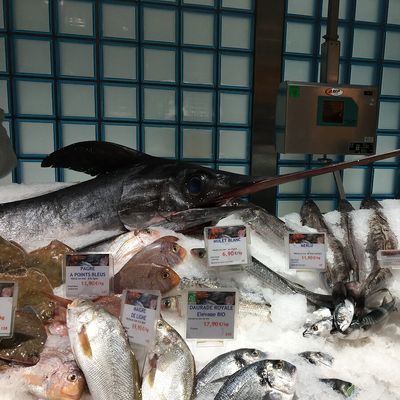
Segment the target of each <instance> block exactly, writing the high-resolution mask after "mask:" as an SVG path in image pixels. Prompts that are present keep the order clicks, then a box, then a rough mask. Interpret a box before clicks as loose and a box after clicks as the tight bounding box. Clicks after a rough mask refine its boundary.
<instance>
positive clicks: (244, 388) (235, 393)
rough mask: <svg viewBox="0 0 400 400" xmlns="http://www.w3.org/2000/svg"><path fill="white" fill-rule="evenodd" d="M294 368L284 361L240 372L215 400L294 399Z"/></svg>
mask: <svg viewBox="0 0 400 400" xmlns="http://www.w3.org/2000/svg"><path fill="white" fill-rule="evenodd" d="M295 385H296V367H295V366H294V365H292V364H290V363H288V362H286V361H283V360H263V361H258V362H256V363H253V364H251V365H249V366H248V367H245V368H242V369H241V370H239V371H238V372H236V373H235V374H233V375H232V376H230V377H229V378H228V379H227V381H226V382H225V383H224V384H223V386H222V387H221V389H220V390H219V392H218V393H217V395H216V396H215V400H248V399H254V400H263V399H282V400H290V399H293V396H294V392H295Z"/></svg>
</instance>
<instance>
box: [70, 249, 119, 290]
mask: <svg viewBox="0 0 400 400" xmlns="http://www.w3.org/2000/svg"><path fill="white" fill-rule="evenodd" d="M64 265H65V268H64V280H65V283H66V289H65V291H66V296H67V297H72V298H76V297H98V296H108V295H109V294H110V291H111V289H112V288H111V286H110V279H111V277H112V276H113V266H112V260H111V255H110V254H109V253H85V254H83V253H77V254H67V255H66V256H65V259H64Z"/></svg>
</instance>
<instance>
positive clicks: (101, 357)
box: [67, 299, 142, 400]
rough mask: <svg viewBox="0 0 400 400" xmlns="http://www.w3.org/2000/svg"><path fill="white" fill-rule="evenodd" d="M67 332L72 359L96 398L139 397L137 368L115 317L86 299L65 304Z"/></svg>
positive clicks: (127, 399) (133, 399)
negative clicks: (73, 358)
mask: <svg viewBox="0 0 400 400" xmlns="http://www.w3.org/2000/svg"><path fill="white" fill-rule="evenodd" d="M67 326H68V334H69V339H70V342H71V347H72V351H73V353H74V356H75V359H76V362H77V363H78V365H79V367H80V368H81V370H82V371H83V373H84V375H85V378H86V382H87V384H88V387H89V391H90V393H91V395H92V397H93V399H96V400H141V398H142V397H141V392H140V383H139V370H138V365H137V361H136V359H135V356H134V354H133V352H132V350H131V347H130V345H129V341H128V337H127V334H126V332H125V329H124V327H123V326H122V324H121V322H120V321H119V320H118V318H116V317H114V316H113V315H111V314H110V313H108V312H107V311H106V310H104V308H102V307H101V306H96V305H95V304H93V302H91V301H89V300H81V299H77V300H74V301H73V302H72V303H71V304H70V305H69V306H68V313H67Z"/></svg>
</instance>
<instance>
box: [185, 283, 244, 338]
mask: <svg viewBox="0 0 400 400" xmlns="http://www.w3.org/2000/svg"><path fill="white" fill-rule="evenodd" d="M186 300H187V310H186V311H187V312H186V338H187V339H214V340H221V339H223V340H224V339H234V338H235V322H236V304H238V293H237V291H236V290H233V289H207V291H200V290H189V291H188V292H187V295H186Z"/></svg>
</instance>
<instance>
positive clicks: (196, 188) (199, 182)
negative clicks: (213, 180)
mask: <svg viewBox="0 0 400 400" xmlns="http://www.w3.org/2000/svg"><path fill="white" fill-rule="evenodd" d="M186 187H187V189H188V191H189V194H192V195H198V194H200V193H201V191H202V189H203V179H202V178H201V177H200V176H192V177H191V178H189V180H188V181H187V183H186Z"/></svg>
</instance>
